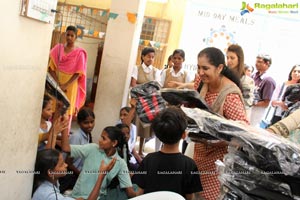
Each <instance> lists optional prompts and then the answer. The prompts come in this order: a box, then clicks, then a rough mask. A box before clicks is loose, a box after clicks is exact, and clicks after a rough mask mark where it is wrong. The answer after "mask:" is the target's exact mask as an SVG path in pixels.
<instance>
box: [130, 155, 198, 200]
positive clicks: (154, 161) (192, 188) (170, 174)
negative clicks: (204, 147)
mask: <svg viewBox="0 0 300 200" xmlns="http://www.w3.org/2000/svg"><path fill="white" fill-rule="evenodd" d="M132 181H133V183H136V184H137V185H138V186H139V187H140V188H142V189H144V193H145V194H146V193H150V192H155V191H172V192H176V193H178V194H181V195H182V196H183V197H185V195H186V194H191V193H195V192H200V191H202V185H201V182H200V175H199V171H198V168H197V165H196V163H195V161H193V160H192V159H191V158H189V157H187V156H185V155H183V154H181V153H163V152H161V151H159V152H154V153H150V154H148V155H147V156H146V157H145V158H144V159H143V161H142V163H141V165H140V167H139V169H138V171H137V172H136V173H135V174H134V175H133V177H132Z"/></svg>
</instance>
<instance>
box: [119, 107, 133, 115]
mask: <svg viewBox="0 0 300 200" xmlns="http://www.w3.org/2000/svg"><path fill="white" fill-rule="evenodd" d="M130 109H131V108H130V107H129V106H125V107H123V108H121V109H120V114H121V112H122V111H123V110H125V111H126V112H127V113H129V111H130Z"/></svg>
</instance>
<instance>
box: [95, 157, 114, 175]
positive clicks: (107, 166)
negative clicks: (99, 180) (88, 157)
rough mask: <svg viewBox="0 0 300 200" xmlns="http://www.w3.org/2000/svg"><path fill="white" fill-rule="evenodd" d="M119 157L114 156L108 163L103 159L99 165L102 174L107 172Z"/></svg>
mask: <svg viewBox="0 0 300 200" xmlns="http://www.w3.org/2000/svg"><path fill="white" fill-rule="evenodd" d="M116 160H117V158H116V157H113V159H112V160H111V161H110V162H109V163H108V164H107V165H106V164H105V163H104V160H102V161H101V165H100V167H99V173H100V174H103V175H105V174H107V173H108V172H109V171H110V170H111V169H112V168H113V167H114V165H115V163H116Z"/></svg>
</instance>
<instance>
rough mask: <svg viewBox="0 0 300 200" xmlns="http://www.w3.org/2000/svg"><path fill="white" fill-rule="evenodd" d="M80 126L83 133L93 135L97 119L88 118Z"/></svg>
mask: <svg viewBox="0 0 300 200" xmlns="http://www.w3.org/2000/svg"><path fill="white" fill-rule="evenodd" d="M78 124H79V126H80V128H81V130H83V132H85V133H91V132H92V130H93V129H94V126H95V119H94V118H93V117H92V116H88V117H87V118H86V119H85V120H84V121H82V122H80V123H78Z"/></svg>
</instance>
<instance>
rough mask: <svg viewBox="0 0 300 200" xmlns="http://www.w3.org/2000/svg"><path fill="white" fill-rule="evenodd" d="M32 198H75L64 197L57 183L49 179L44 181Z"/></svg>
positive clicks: (65, 199) (43, 199)
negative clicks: (54, 183)
mask: <svg viewBox="0 0 300 200" xmlns="http://www.w3.org/2000/svg"><path fill="white" fill-rule="evenodd" d="M56 197H57V198H56ZM32 200H74V199H73V198H71V197H64V196H63V195H62V194H61V193H60V192H59V189H58V188H57V187H56V186H55V185H53V184H52V183H50V182H49V181H44V182H43V183H42V184H41V185H40V186H39V187H38V188H37V189H36V191H35V192H34V194H33V197H32Z"/></svg>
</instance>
